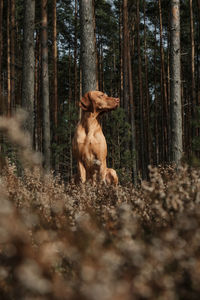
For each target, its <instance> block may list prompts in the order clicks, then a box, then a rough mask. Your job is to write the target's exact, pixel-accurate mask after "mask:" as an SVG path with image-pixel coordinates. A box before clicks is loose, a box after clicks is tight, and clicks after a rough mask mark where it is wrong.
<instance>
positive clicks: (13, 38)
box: [10, 0, 16, 108]
mask: <svg viewBox="0 0 200 300" xmlns="http://www.w3.org/2000/svg"><path fill="white" fill-rule="evenodd" d="M10 1H11V23H10V24H11V30H10V37H11V39H10V46H11V48H10V50H11V54H10V57H11V68H10V76H11V78H10V89H11V107H12V108H15V42H16V34H15V0H10Z"/></svg>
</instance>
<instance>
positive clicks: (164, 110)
mask: <svg viewBox="0 0 200 300" xmlns="http://www.w3.org/2000/svg"><path fill="white" fill-rule="evenodd" d="M158 8H159V20H160V56H161V83H160V84H161V96H162V131H163V134H162V136H161V138H162V140H163V141H162V160H163V161H167V160H168V104H167V102H168V101H167V83H166V72H165V57H164V48H163V21H162V7H161V0H158Z"/></svg>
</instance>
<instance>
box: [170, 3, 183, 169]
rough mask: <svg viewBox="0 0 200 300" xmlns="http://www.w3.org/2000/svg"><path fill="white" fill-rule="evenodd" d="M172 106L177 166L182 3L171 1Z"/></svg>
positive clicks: (173, 155)
mask: <svg viewBox="0 0 200 300" xmlns="http://www.w3.org/2000/svg"><path fill="white" fill-rule="evenodd" d="M171 105H172V118H171V120H172V149H171V154H172V161H173V162H175V163H176V164H177V165H179V164H180V160H181V157H182V153H183V145H182V107H181V61H180V2H179V0H171Z"/></svg>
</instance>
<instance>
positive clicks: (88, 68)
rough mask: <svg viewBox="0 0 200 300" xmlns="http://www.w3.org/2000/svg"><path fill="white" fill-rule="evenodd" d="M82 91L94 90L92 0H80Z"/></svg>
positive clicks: (94, 50) (94, 63)
mask: <svg viewBox="0 0 200 300" xmlns="http://www.w3.org/2000/svg"><path fill="white" fill-rule="evenodd" d="M80 14H81V70H82V93H83V94H85V93H86V92H88V91H91V90H96V87H97V70H96V47H95V36H94V8H93V0H82V1H80Z"/></svg>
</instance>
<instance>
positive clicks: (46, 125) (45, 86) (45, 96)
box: [41, 0, 51, 172]
mask: <svg viewBox="0 0 200 300" xmlns="http://www.w3.org/2000/svg"><path fill="white" fill-rule="evenodd" d="M41 5H42V32H41V43H42V100H43V134H42V135H43V153H44V168H45V170H46V171H47V172H49V170H50V157H51V152H50V142H51V139H50V114H49V71H48V36H47V26H48V25H47V0H41Z"/></svg>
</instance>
